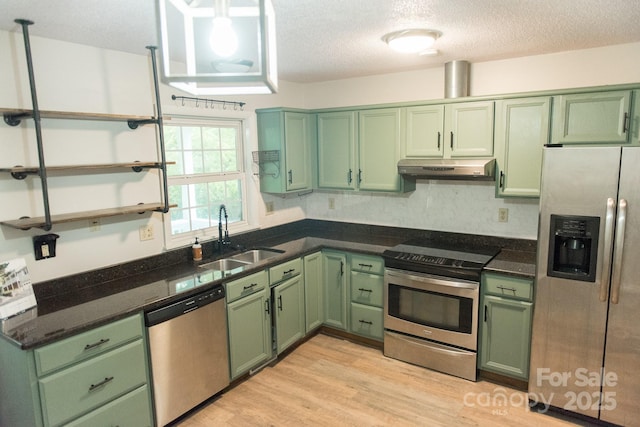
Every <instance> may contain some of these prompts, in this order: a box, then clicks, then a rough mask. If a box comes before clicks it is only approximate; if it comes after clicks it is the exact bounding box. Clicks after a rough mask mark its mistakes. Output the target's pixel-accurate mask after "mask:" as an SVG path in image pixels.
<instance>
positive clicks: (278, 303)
mask: <svg viewBox="0 0 640 427" xmlns="http://www.w3.org/2000/svg"><path fill="white" fill-rule="evenodd" d="M273 299H274V300H273V310H274V317H275V331H276V350H277V352H278V354H280V353H282V352H283V351H284V350H286V349H287V348H289V347H290V346H292V345H293V344H295V343H296V342H297V341H298V340H300V339H302V338H303V337H304V335H305V310H304V282H303V276H302V275H298V276H296V277H293V278H291V279H288V280H286V281H284V282H282V283H281V284H279V285H278V286H276V287H275V288H274V289H273Z"/></svg>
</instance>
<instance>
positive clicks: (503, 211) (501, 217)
mask: <svg viewBox="0 0 640 427" xmlns="http://www.w3.org/2000/svg"><path fill="white" fill-rule="evenodd" d="M498 222H509V209H507V208H499V209H498Z"/></svg>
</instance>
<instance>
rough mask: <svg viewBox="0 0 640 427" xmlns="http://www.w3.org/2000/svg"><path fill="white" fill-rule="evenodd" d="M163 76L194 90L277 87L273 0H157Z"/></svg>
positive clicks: (223, 92) (238, 90)
mask: <svg viewBox="0 0 640 427" xmlns="http://www.w3.org/2000/svg"><path fill="white" fill-rule="evenodd" d="M157 4H158V13H157V17H158V29H159V39H160V46H161V59H162V66H161V67H160V69H161V70H162V80H163V81H164V82H165V83H168V84H170V85H172V86H174V87H176V88H178V89H180V90H183V91H185V92H188V93H191V94H193V95H235V94H259V93H275V92H276V91H277V86H278V70H277V64H276V33H275V13H274V11H273V6H272V4H271V0H158V3H157Z"/></svg>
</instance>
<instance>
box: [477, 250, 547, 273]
mask: <svg viewBox="0 0 640 427" xmlns="http://www.w3.org/2000/svg"><path fill="white" fill-rule="evenodd" d="M485 270H487V271H493V272H496V273H504V274H509V275H512V276H521V277H530V278H533V277H535V275H536V253H535V252H533V251H516V250H511V249H502V250H501V251H500V253H499V254H498V255H496V257H495V258H494V259H492V260H491V261H490V262H489V264H487V265H486V266H485Z"/></svg>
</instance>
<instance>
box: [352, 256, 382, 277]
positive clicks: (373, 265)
mask: <svg viewBox="0 0 640 427" xmlns="http://www.w3.org/2000/svg"><path fill="white" fill-rule="evenodd" d="M351 271H362V272H364V273H372V274H384V260H383V259H382V258H380V257H377V256H373V255H359V254H353V255H351Z"/></svg>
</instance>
